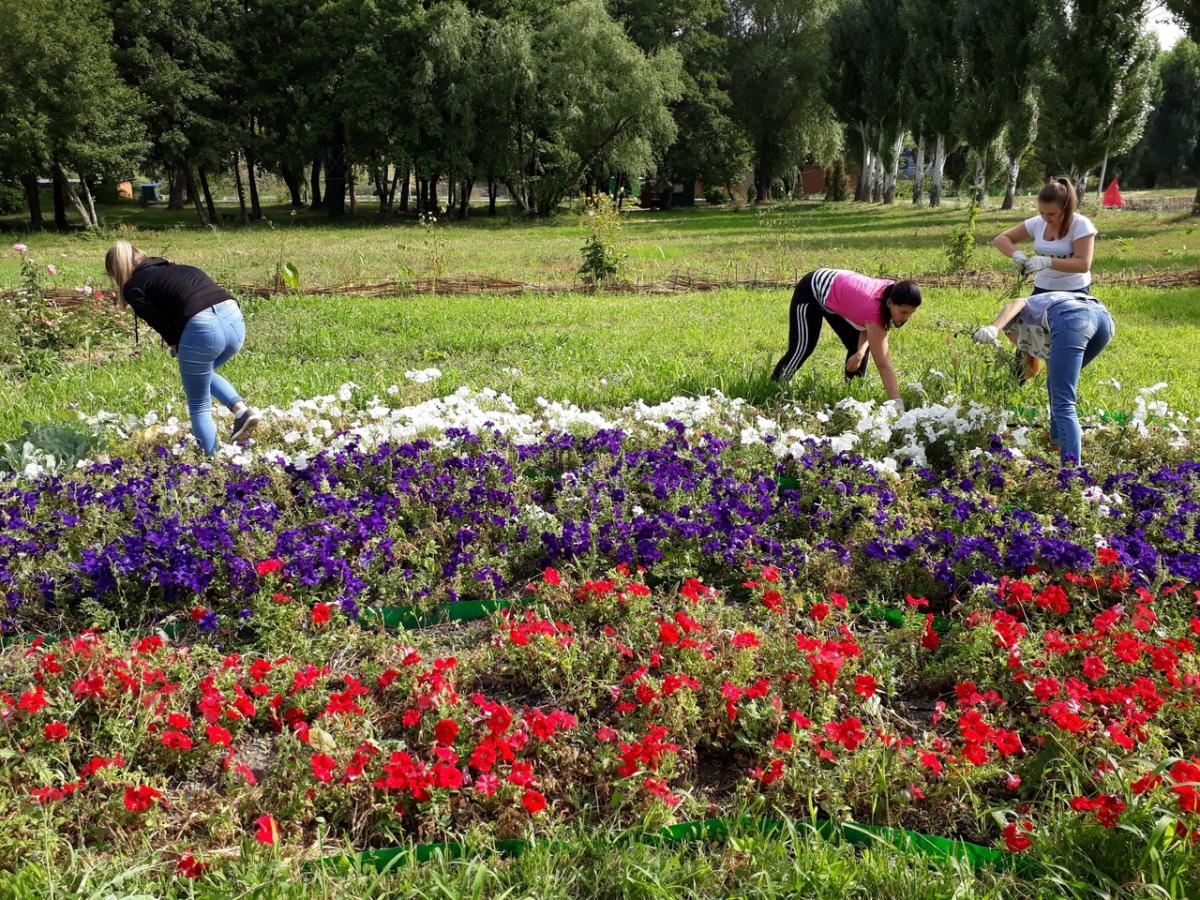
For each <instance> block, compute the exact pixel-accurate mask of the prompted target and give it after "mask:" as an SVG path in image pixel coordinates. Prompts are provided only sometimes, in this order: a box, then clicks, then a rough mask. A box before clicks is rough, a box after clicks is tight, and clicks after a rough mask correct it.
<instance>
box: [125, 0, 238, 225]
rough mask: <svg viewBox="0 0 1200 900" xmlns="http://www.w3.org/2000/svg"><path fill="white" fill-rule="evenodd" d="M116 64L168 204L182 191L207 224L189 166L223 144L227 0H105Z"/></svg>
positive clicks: (229, 67)
mask: <svg viewBox="0 0 1200 900" xmlns="http://www.w3.org/2000/svg"><path fill="white" fill-rule="evenodd" d="M108 4H109V5H108V10H109V16H110V18H111V19H112V22H113V43H114V45H115V47H116V53H115V59H116V62H117V66H118V68H119V69H120V72H121V75H122V76H123V77H124V78H125V80H126V82H127V83H128V84H129V85H131V86H132V87H134V88H136V89H137V91H138V92H139V93H140V94H141V95H142V99H143V102H144V104H145V121H146V126H147V129H148V132H149V135H150V138H151V151H150V162H151V163H154V164H157V165H158V166H159V167H160V168H161V170H162V171H164V172H166V173H167V175H168V177H169V179H170V181H171V184H172V187H173V191H172V194H173V196H172V200H173V201H175V203H176V204H179V203H180V201H181V200H182V197H183V194H184V193H185V191H184V190H183V188H186V193H187V194H188V195H190V196H191V198H192V201H193V202H194V203H195V206H196V212H197V215H198V216H199V218H200V221H201V224H205V225H207V224H209V222H208V212H207V210H206V209H205V207H204V206H203V203H202V200H201V196H200V191H199V186H198V184H197V182H196V177H195V167H196V164H197V162H198V161H199V160H200V158H201V157H202V156H206V155H211V154H214V153H217V152H220V151H223V149H224V148H225V147H226V146H227V145H228V143H229V134H228V126H229V124H230V123H228V121H227V109H226V106H225V103H224V100H223V97H224V95H225V93H226V91H227V88H228V86H227V80H228V79H229V77H230V76H231V74H232V73H233V72H234V56H233V52H232V50H231V48H230V46H229V43H228V38H229V31H230V22H231V16H232V15H233V13H234V12H235V11H236V7H234V6H233V5H232V0H171V2H170V3H162V2H157V0H108Z"/></svg>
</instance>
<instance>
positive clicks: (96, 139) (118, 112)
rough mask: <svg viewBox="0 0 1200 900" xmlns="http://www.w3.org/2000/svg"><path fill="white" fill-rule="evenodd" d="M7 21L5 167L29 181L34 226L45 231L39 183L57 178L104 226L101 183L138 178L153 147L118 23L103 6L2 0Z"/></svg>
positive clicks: (89, 218)
mask: <svg viewBox="0 0 1200 900" xmlns="http://www.w3.org/2000/svg"><path fill="white" fill-rule="evenodd" d="M0 18H2V20H3V21H4V22H5V24H6V35H5V53H4V55H3V58H2V59H0V170H3V171H6V172H8V173H11V174H12V175H14V176H16V177H18V178H20V179H21V180H22V183H23V184H24V185H25V187H26V198H27V200H28V202H29V208H30V224H31V225H32V226H34V227H40V225H41V207H40V202H39V200H38V194H37V177H38V176H39V175H42V174H49V175H51V177H52V178H53V179H54V181H55V183H56V185H57V187H58V189H59V190H61V191H62V192H64V193H65V195H66V197H67V198H68V199H69V200H70V202H71V204H72V205H73V206H74V207H75V209H76V210H77V211H78V213H79V215H80V218H82V219H83V221H84V224H85V225H87V226H88V227H95V226H96V225H97V224H98V218H97V215H96V208H95V203H94V200H93V196H92V192H91V184H92V183H94V182H95V181H96V180H98V179H99V178H125V177H128V176H130V175H131V174H132V173H133V169H134V167H135V166H136V165H137V163H138V162H139V161H140V159H141V158H142V156H143V154H144V153H145V151H146V141H145V134H144V130H143V127H142V124H141V121H140V118H139V112H140V103H139V97H138V96H137V94H136V93H135V92H134V91H133V90H131V89H130V88H129V87H128V86H127V85H126V84H125V83H124V82H123V81H122V80H121V78H120V76H119V75H118V73H117V69H116V66H115V65H114V63H113V60H112V56H111V49H110V48H111V44H110V38H111V34H112V30H111V25H110V24H109V22H108V20H107V18H106V17H105V15H104V11H103V9H102V7H101V6H100V4H99V2H98V0H0ZM71 176H77V178H78V184H79V190H78V191H76V190H75V188H74V187H73V186H72V183H71ZM58 224H59V225H60V226H62V225H64V224H65V222H63V221H61V220H60V221H59V222H58Z"/></svg>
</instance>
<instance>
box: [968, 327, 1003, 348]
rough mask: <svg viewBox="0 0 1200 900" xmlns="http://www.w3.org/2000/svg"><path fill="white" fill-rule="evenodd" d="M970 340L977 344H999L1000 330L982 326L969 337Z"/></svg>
mask: <svg viewBox="0 0 1200 900" xmlns="http://www.w3.org/2000/svg"><path fill="white" fill-rule="evenodd" d="M971 339H972V340H973V341H975V343H977V344H999V343H1000V329H999V328H997V327H996V326H995V325H984V326H983V327H982V328H980V329H979V330H977V331H976V332H975V333H974V334H973V335H971Z"/></svg>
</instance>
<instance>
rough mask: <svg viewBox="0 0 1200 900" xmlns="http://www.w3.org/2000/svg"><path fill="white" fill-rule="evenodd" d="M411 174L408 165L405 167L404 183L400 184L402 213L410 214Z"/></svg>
mask: <svg viewBox="0 0 1200 900" xmlns="http://www.w3.org/2000/svg"><path fill="white" fill-rule="evenodd" d="M410 174H411V173H410V172H409V168H408V164H407V163H406V164H405V166H404V181H402V182H401V183H400V212H404V213H406V212H408V192H409V190H410V187H409V175H410Z"/></svg>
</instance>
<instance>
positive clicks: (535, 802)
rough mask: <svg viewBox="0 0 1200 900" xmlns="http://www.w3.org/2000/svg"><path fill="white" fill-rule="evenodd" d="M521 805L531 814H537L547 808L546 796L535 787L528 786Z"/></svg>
mask: <svg viewBox="0 0 1200 900" xmlns="http://www.w3.org/2000/svg"><path fill="white" fill-rule="evenodd" d="M521 805H522V806H524V807H525V811H526V812H528V813H529V814H530V815H531V816H535V815H537V814H538V813H540V812H541V811H542V810H543V809H545V808H546V798H545V797H544V796H542V795H541V794H540V793H538V792H537V791H535V790H534V789H533V788H526V789H525V793H524V795H523V796H522V797H521Z"/></svg>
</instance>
